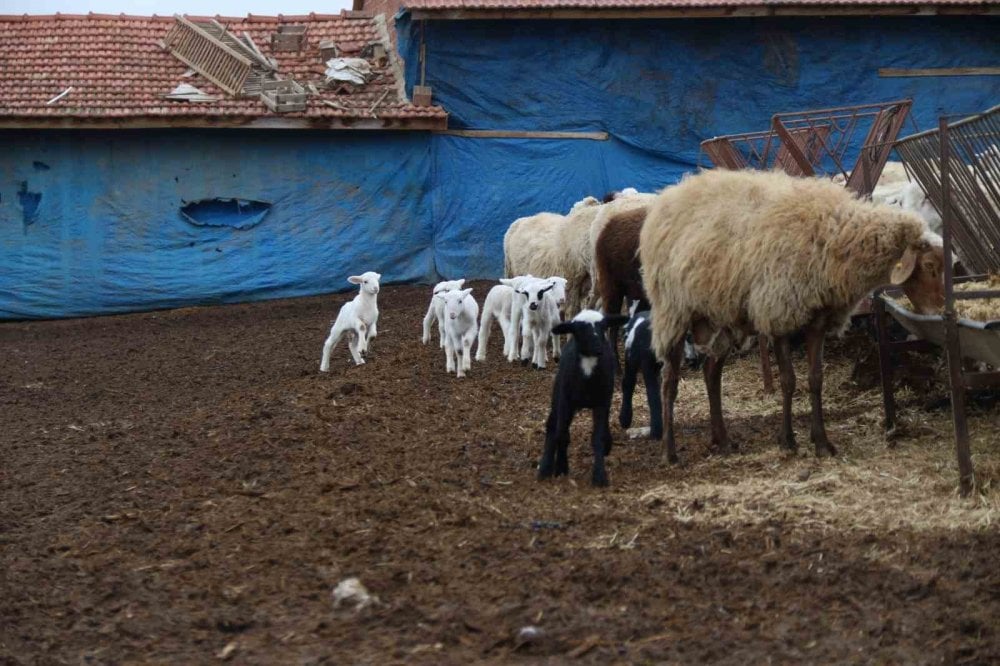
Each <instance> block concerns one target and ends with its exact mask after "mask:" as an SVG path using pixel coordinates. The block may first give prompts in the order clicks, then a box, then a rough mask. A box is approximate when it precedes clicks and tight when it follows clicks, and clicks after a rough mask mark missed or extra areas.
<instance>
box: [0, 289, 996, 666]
mask: <svg viewBox="0 0 1000 666" xmlns="http://www.w3.org/2000/svg"><path fill="white" fill-rule="evenodd" d="M427 291H428V290H427V288H424V287H420V288H417V287H388V288H385V289H384V290H383V292H382V294H380V296H379V301H380V306H381V308H382V319H381V320H380V322H379V337H378V338H377V340H376V341H375V342H374V345H373V350H372V351H373V357H372V358H371V359H370V362H369V363H368V364H367V365H365V366H361V367H353V366H351V365H350V364H349V363H348V354H347V349H346V347H345V346H341V347H340V348H339V349H338V350H336V351H335V353H334V362H333V364H332V368H331V372H330V373H329V374H327V375H323V374H320V373H319V372H318V365H319V355H320V349H321V346H322V342H323V338H324V337H325V334H326V330H327V327H328V326H329V323H330V320H331V318H332V316H333V314H334V313H335V312H336V307H337V306H338V305H339V303H341V302H343V301H344V300H346V297H345V296H328V297H321V298H307V299H296V300H287V301H276V302H267V303H257V304H251V305H236V306H225V307H214V308H197V309H187V310H179V311H169V312H159V313H148V314H139V315H130V316H121V317H105V318H97V319H88V320H72V321H55V322H39V323H13V324H4V325H0V350H2V355H3V356H2V359H3V360H2V364H0V410H2V411H0V414H2V429H0V484H2V485H0V493H2V494H0V662H2V663H15V664H20V663H25V664H35V663H38V664H50V663H56V664H57V663H72V664H78V663H190V664H193V663H221V662H222V661H228V662H230V663H240V664H279V663H280V664H313V663H335V664H344V663H378V664H384V663H391V662H407V663H468V662H471V661H488V662H494V663H499V662H511V661H519V660H527V661H539V662H547V661H550V662H563V661H571V660H579V661H581V662H590V663H608V662H614V661H619V662H623V663H625V662H627V663H648V662H657V663H664V662H666V663H695V662H699V663H700V662H715V663H733V664H745V663H769V662H773V663H830V662H852V663H980V664H985V663H997V662H998V661H1000V626H998V623H997V619H996V618H997V617H1000V568H998V566H997V562H998V561H1000V559H998V558H1000V535H998V533H997V530H996V529H995V527H992V526H991V525H990V524H989V521H987V523H986V524H984V525H980V526H974V527H972V526H959V527H947V526H938V527H933V528H925V527H917V526H914V527H912V528H906V527H902V528H899V527H893V528H887V529H871V528H867V527H864V526H860V527H852V526H851V525H850V524H849V523H843V524H842V526H841V527H838V528H834V529H832V528H831V527H830V524H831V523H829V522H824V521H823V516H822V515H816V518H817V519H816V520H803V519H801V518H800V517H799V515H800V514H795V513H788V512H786V511H784V510H783V509H782V507H781V505H780V503H779V504H778V505H776V506H775V507H774V508H767V509H760V511H766V513H764V514H762V516H763V517H762V518H761V519H755V520H748V521H745V523H740V522H739V521H735V522H729V523H727V524H726V526H725V527H720V525H719V524H717V523H713V522H712V521H708V520H704V521H702V520H699V519H698V516H699V515H700V514H699V511H700V510H701V509H702V508H703V507H705V506H706V504H707V503H710V502H712V494H711V493H709V494H704V493H703V489H704V487H705V484H709V486H710V487H711V486H716V487H718V488H723V487H725V486H728V485H730V484H734V483H736V482H737V480H739V479H740V478H745V477H746V476H753V477H757V478H759V479H760V480H761V481H762V482H764V483H766V482H769V480H770V479H775V480H776V481H779V480H780V481H788V480H789V479H790V480H791V481H793V482H794V481H795V479H796V478H799V479H802V478H803V475H805V477H808V475H809V474H810V473H827V472H830V471H831V470H833V471H836V470H837V469H842V468H843V466H861V467H860V469H863V467H864V466H865V465H869V464H875V462H873V461H876V462H877V461H878V460H881V459H882V458H880V456H886V455H891V456H894V457H898V456H906V455H907V450H906V444H905V443H903V444H900V445H898V447H897V449H896V450H895V452H894V453H892V454H886V453H885V452H884V451H883V449H884V446H883V445H881V444H879V448H878V449H877V450H876V449H875V448H872V449H871V450H870V451H869V450H868V449H862V447H861V445H860V444H857V443H856V442H855V441H854V438H853V437H852V436H849V435H847V434H845V432H843V431H840V430H838V428H836V427H834V426H833V425H832V426H831V438H832V439H833V440H834V442H835V443H837V444H839V445H840V446H841V449H842V451H843V452H844V453H845V457H843V458H841V459H837V460H826V461H820V462H817V461H815V460H814V459H813V458H812V457H811V456H810V453H809V450H810V446H809V444H808V438H807V436H806V433H807V427H808V426H807V423H808V421H807V418H808V417H807V413H808V412H807V404H808V403H807V402H804V401H802V400H799V401H797V403H796V405H797V407H796V409H797V419H796V423H797V428H798V431H799V433H800V440H801V442H802V447H801V451H800V453H799V454H798V456H791V457H789V456H781V455H779V454H778V453H776V452H775V441H776V437H775V435H776V431H777V427H778V420H777V417H776V416H772V415H768V416H764V417H759V418H755V417H743V416H740V415H739V414H738V413H737V414H736V415H734V416H733V417H732V418H731V420H730V427H731V431H732V433H733V434H734V436H735V438H736V439H737V440H738V441H739V442H740V443H741V444H742V447H743V450H744V453H742V454H741V455H739V456H735V457H730V458H726V459H723V458H719V457H713V456H711V455H710V454H709V452H708V451H707V450H706V448H705V447H706V441H707V439H708V432H707V423H706V420H705V418H704V409H703V408H702V407H703V405H704V402H705V401H704V394H703V391H702V390H701V386H700V376H698V375H695V374H689V375H688V379H687V380H686V381H685V382H684V387H683V388H682V400H683V401H686V402H685V406H682V407H681V408H680V413H679V418H680V419H681V426H682V430H681V433H680V445H681V457H682V461H683V464H682V465H680V466H676V467H670V466H667V465H665V464H664V463H662V462H661V457H660V448H659V445H658V444H657V443H653V442H649V441H645V440H627V439H625V438H624V436H623V434H622V431H621V430H620V429H619V428H618V426H617V424H614V426H613V427H614V433H615V440H616V448H615V450H614V452H613V453H612V455H611V457H610V459H609V464H608V469H609V474H610V478H611V484H612V485H611V487H610V488H609V489H607V490H595V489H592V488H590V487H589V486H588V483H587V481H588V479H589V465H590V457H589V454H588V451H587V446H588V444H587V436H588V434H589V417H588V416H584V417H582V418H581V419H579V421H578V423H577V425H575V427H574V441H573V445H572V449H571V454H570V470H571V477H570V478H569V479H568V480H567V479H563V480H559V481H555V482H547V483H539V482H537V481H536V480H535V479H534V466H535V463H536V460H537V458H538V455H539V453H540V449H541V445H542V434H543V430H542V426H543V422H544V419H545V416H546V414H547V412H548V397H549V392H550V387H551V380H552V375H553V373H554V371H553V370H552V369H551V367H550V369H549V370H548V371H531V370H527V369H524V368H521V367H515V366H512V365H508V364H507V363H506V362H504V361H501V360H500V359H499V348H500V345H501V338H500V336H499V334H498V333H495V334H494V336H493V339H492V340H491V348H490V359H489V360H488V362H486V363H485V364H476V365H475V366H474V367H473V369H472V372H471V374H470V376H469V377H467V378H466V379H464V380H457V379H455V378H454V377H453V376H449V375H446V374H445V372H444V358H443V353H442V352H441V351H439V350H438V348H437V346H436V344H435V345H432V346H428V347H424V346H422V345H421V344H420V342H419V329H420V320H421V318H422V316H423V313H424V309H425V307H426V292H427ZM484 293H485V288H484V286H483V285H482V284H477V294H478V295H479V298H480V299H481V298H482V296H483V294H484ZM854 344H856V343H852V344H850V345H846V344H841V345H839V346H837V345H835V347H834V349H833V350H832V352H831V354H830V358H829V365H830V367H836V366H838V365H839V366H849V365H850V363H851V354H852V353H853V351H852V349H853V346H854ZM754 364H755V359H754V357H752V356H751V357H747V358H744V359H740V360H738V361H737V362H736V364H735V366H734V372H735V374H733V375H730V379H729V380H728V381H727V384H726V387H727V388H726V389H725V391H726V392H727V393H728V392H730V389H731V388H732V387H733V386H734V384H733V382H736V381H737V379H734V378H733V377H739V376H740V375H739V373H738V372H736V371H738V370H739V369H740V368H741V367H742V368H743V371H744V373H743V374H744V375H747V376H754V375H753V373H754V372H755V369H754ZM796 364H797V367H798V369H799V376H800V378H801V377H803V374H802V358H801V353H799V354H798V355H797V359H796ZM848 370H849V369H848ZM757 379H758V381H759V375H757ZM803 383H804V382H803V381H802V380H801V379H800V386H801V385H802V384H803ZM745 390H748V391H758V392H759V389H757V388H746V387H745ZM852 390H854V389H852V388H851V386H849V385H848V384H847V383H844V382H834V383H832V384H831V383H830V382H828V386H827V391H828V393H829V392H841V393H843V392H851V391H852ZM852 395H853V394H852ZM876 395H877V394H876V393H873V392H871V391H869V392H867V393H859V394H858V398H857V399H855V400H853V401H845V403H844V404H847V405H849V406H848V407H846V408H831V413H830V414H829V417H830V420H831V423H832V424H835V423H837V422H838V420H843V419H846V418H848V417H852V416H856V417H858V418H859V419H861V420H860V421H858V423H860V424H861V425H858V426H857V427H858V428H862V429H867V430H865V432H867V433H868V434H871V433H874V432H875V431H876V430H877V428H878V423H877V422H878V419H877V418H876V417H877V415H878V414H880V405H879V403H878V402H877V400H876V398H875V396H876ZM760 399H761V400H766V398H765V397H763V396H760ZM699 405H700V407H699ZM616 413H617V408H616ZM644 415H645V411H642V410H640V411H639V413H638V416H637V419H638V420H639V421H640V422H641V421H643V420H644ZM862 417H865V418H867V420H864V419H863V418H862ZM869 417H870V418H869ZM929 418H931V419H932V420H933V421H934V423H936V424H937V426H938V427H939V428H940V432H947V429H948V424H949V416H948V413H947V410H944V411H940V412H938V413H936V414H933V415H931V416H930V417H929ZM982 418H987V419H988V418H996V413H995V412H994V413H993V415H992V416H990V415H986V416H983V417H982ZM993 444H994V446H995V444H996V442H993ZM938 445H939V446H940V447H942V448H943V449H944V450H945V451H944V453H943V454H942V458H941V460H942V461H944V462H942V463H941V467H942V469H943V472H942V474H944V475H945V476H944V477H943V478H948V479H950V481H949V482H947V483H939V484H936V485H928V487H926V488H917V489H916V490H915V492H918V493H921V494H923V495H927V494H930V495H931V496H932V497H935V496H936V498H939V501H940V503H941V504H942V505H946V504H949V503H955V502H961V500H958V499H957V498H955V496H954V492H953V491H954V485H955V484H954V483H953V482H954V481H955V479H954V476H955V474H954V470H953V464H954V463H953V460H952V458H951V456H950V454H949V453H948V452H947V449H948V447H949V446H950V443H949V442H948V441H947V439H944V440H943V441H941V442H939V443H938ZM994 452H995V451H994ZM838 466H839V467H838ZM694 481H696V482H697V484H699V485H698V487H699V488H701V489H702V490H699V491H698V492H694V491H692V493H693V494H692V496H691V497H690V501H689V504H688V505H687V506H685V507H682V508H683V509H684V510H683V511H681V510H679V509H678V508H677V507H676V506H674V505H671V504H669V503H668V504H664V502H663V501H662V500H657V499H656V498H655V497H652V498H651V496H650V495H648V494H647V493H648V492H649V491H651V490H652V489H655V488H658V487H662V486H664V485H665V484H667V485H668V486H670V485H671V484H673V485H675V486H677V487H687V486H686V485H685V484H689V483H692V482H694ZM889 481H890V482H891V479H890V480H889ZM984 492H986V493H987V494H988V493H993V494H994V495H995V494H996V492H997V491H995V490H990V489H986V490H985V491H984ZM698 493H702V494H698ZM936 498H935V501H937V499H936ZM819 513H820V514H821V513H822V510H820V512H819ZM813 514H816V512H815V511H813V512H812V514H810V515H813ZM349 576H357V577H358V578H360V579H361V581H362V582H363V583H364V585H366V586H367V587H368V589H369V590H370V592H371V593H372V594H374V595H376V596H377V597H378V600H377V602H375V603H373V604H372V605H370V606H369V607H367V608H364V609H361V610H357V611H356V610H354V609H353V608H352V607H350V605H342V606H341V607H339V608H335V607H334V603H333V600H332V596H331V591H332V590H333V588H334V587H335V586H336V585H337V583H338V582H339V581H341V580H343V579H344V578H347V577H349ZM526 626H534V627H537V628H538V631H537V632H536V633H537V636H535V637H533V638H529V637H525V636H521V637H519V631H520V630H521V628H523V627H526Z"/></svg>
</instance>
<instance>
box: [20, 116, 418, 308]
mask: <svg viewBox="0 0 1000 666" xmlns="http://www.w3.org/2000/svg"><path fill="white" fill-rule="evenodd" d="M0 141H2V143H3V145H4V149H5V153H4V155H3V157H2V158H0V318H4V319H12V318H32V317H67V316H77V315H89V314H99V313H113V312H126V311H132V310H142V309H155V308H167V307H176V306H182V305H192V304H202V303H229V302H238V301H247V300H254V299H263V298H275V297H284V296H297V295H305V294H316V293H324V292H331V291H339V290H344V289H353V288H355V287H353V286H352V285H350V284H348V283H347V276H348V275H352V274H355V273H359V272H362V271H365V270H378V271H379V272H381V273H382V274H383V276H384V279H386V280H387V281H394V282H407V281H416V280H425V281H426V280H430V279H433V278H434V277H435V273H434V264H433V247H432V246H433V229H432V226H431V222H430V220H431V217H430V215H429V214H428V211H427V210H426V206H427V199H426V197H424V196H423V192H424V190H425V188H426V186H427V184H426V179H427V177H428V174H430V173H431V150H430V145H429V142H428V137H427V136H426V135H418V134H400V133H391V134H390V133H385V134H381V133H379V134H371V133H349V134H345V133H339V134H333V133H300V132H289V131H280V132H273V133H267V132H261V131H247V132H241V131H232V130H229V131H221V132H220V131H216V132H211V131H198V130H185V131H179V130H174V131H152V130H150V131H121V132H64V131H46V132H20V133H16V132H4V133H3V134H0ZM39 164H44V165H45V166H47V167H49V168H47V169H45V168H40V167H38V166H37V165H39ZM215 198H227V199H229V198H232V199H239V200H242V201H244V202H250V201H256V202H264V203H268V204H270V208H269V209H267V210H266V211H265V212H266V214H265V215H264V216H263V217H262V218H261V219H260V220H257V223H256V224H255V225H253V226H252V227H250V228H244V229H239V228H236V226H235V225H224V226H207V225H206V226H198V225H196V224H193V223H192V221H191V220H190V219H188V218H185V216H184V215H182V214H181V208H182V207H183V206H184V205H185V204H187V203H188V202H193V201H200V200H212V199H215ZM257 213H260V210H259V209H258V210H257ZM217 221H218V220H216V222H217ZM242 226H246V225H242Z"/></svg>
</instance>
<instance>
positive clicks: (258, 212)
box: [181, 198, 271, 229]
mask: <svg viewBox="0 0 1000 666" xmlns="http://www.w3.org/2000/svg"><path fill="white" fill-rule="evenodd" d="M269 210H271V204H269V203H268V202H266V201H255V200H253V199H223V198H215V199H201V200H199V201H190V202H184V205H183V206H181V216H182V217H183V218H184V219H185V220H187V221H188V222H190V223H191V224H195V225H197V226H199V227H231V228H233V229H249V228H251V227H255V226H257V225H258V224H260V223H261V221H262V220H263V219H264V217H265V216H266V215H267V212H268V211H269Z"/></svg>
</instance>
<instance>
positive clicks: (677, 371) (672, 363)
mask: <svg viewBox="0 0 1000 666" xmlns="http://www.w3.org/2000/svg"><path fill="white" fill-rule="evenodd" d="M683 352H684V343H683V340H681V341H679V342H677V343H675V344H674V346H673V347H671V348H670V352H669V353H668V354H667V363H666V365H664V367H663V370H664V372H663V379H662V381H661V386H662V391H663V426H664V427H665V428H666V434H667V461H668V462H671V463H676V462H677V443H676V441H675V439H674V402H675V401H676V400H677V381H678V379H680V376H681V354H682V353H683Z"/></svg>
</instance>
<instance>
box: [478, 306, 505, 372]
mask: <svg viewBox="0 0 1000 666" xmlns="http://www.w3.org/2000/svg"><path fill="white" fill-rule="evenodd" d="M491 328H493V311H492V310H490V309H489V308H483V318H482V319H480V320H479V347H478V348H477V349H476V360H477V361H485V360H486V345H488V344H489V343H490V329H491ZM506 337H507V336H506V335H504V338H506ZM504 350H505V351H506V347H504Z"/></svg>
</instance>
